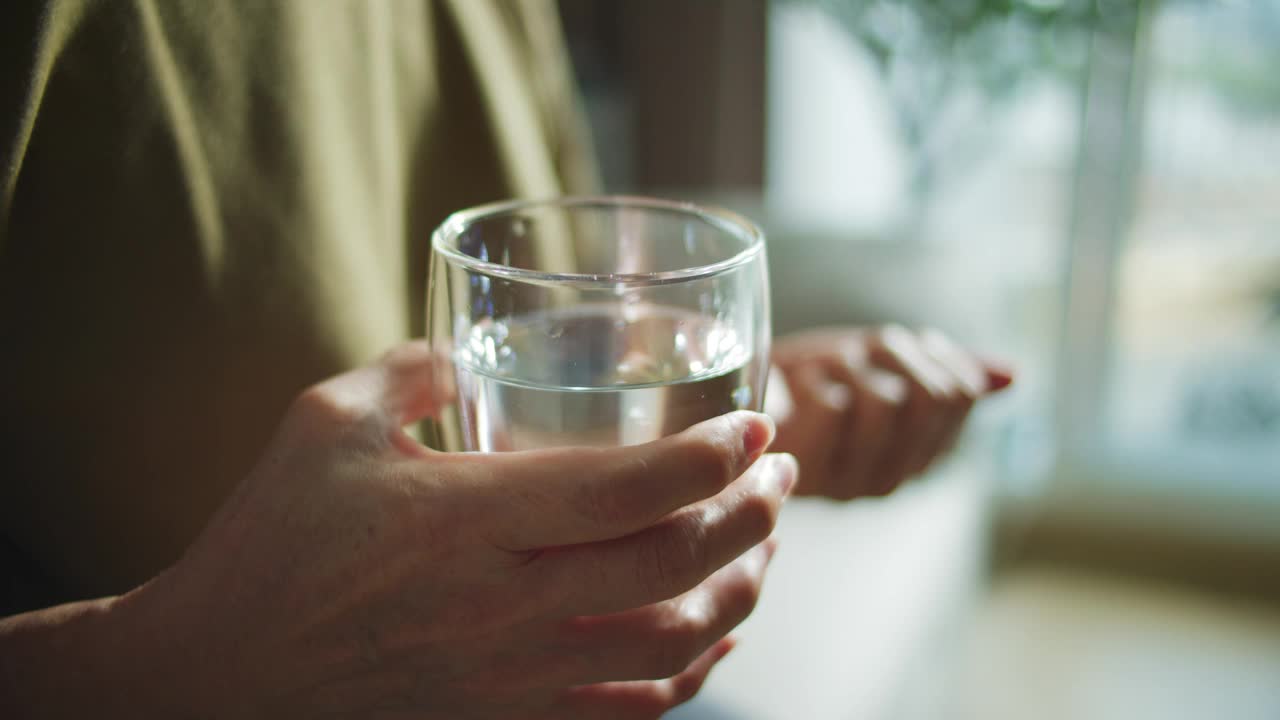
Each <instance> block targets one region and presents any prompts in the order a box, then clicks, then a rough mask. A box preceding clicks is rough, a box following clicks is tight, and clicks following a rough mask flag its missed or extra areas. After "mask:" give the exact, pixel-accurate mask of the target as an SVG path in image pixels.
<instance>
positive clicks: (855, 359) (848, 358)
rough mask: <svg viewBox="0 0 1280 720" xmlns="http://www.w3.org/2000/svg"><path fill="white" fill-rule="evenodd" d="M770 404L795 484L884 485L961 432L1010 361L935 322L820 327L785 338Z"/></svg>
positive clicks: (856, 490)
mask: <svg viewBox="0 0 1280 720" xmlns="http://www.w3.org/2000/svg"><path fill="white" fill-rule="evenodd" d="M772 355H773V362H774V365H775V368H776V369H777V370H778V371H780V373H781V375H782V377H783V378H785V385H783V384H782V383H779V382H777V377H776V375H777V373H775V374H774V375H775V377H773V378H771V380H770V384H769V391H768V393H769V405H770V408H769V411H770V412H771V414H773V415H774V417H775V420H776V421H777V422H778V440H777V444H776V447H777V449H779V450H783V451H786V452H790V453H792V454H794V455H795V456H796V457H797V458H798V459H799V461H800V467H801V470H802V473H801V477H800V483H799V485H798V486H797V488H796V492H797V493H799V494H807V495H824V496H827V497H831V498H835V499H840V500H849V499H853V498H857V497H863V496H867V495H873V496H883V495H887V494H889V493H890V492H892V491H893V490H894V488H896V487H898V486H899V485H900V484H902V482H903V481H904V480H906V479H907V478H908V477H911V476H913V475H916V474H918V473H920V472H922V471H923V470H924V469H925V468H927V467H928V466H929V464H930V463H932V462H933V461H934V460H935V459H936V458H937V457H938V456H939V455H941V454H943V453H944V452H946V451H947V450H948V449H949V448H950V447H951V446H952V445H953V444H954V443H955V441H956V438H957V436H958V435H959V433H960V430H961V427H962V426H963V424H964V420H965V418H966V417H967V416H968V414H969V411H970V410H971V409H972V408H973V405H974V402H976V401H977V400H978V399H979V398H981V397H983V396H985V395H988V394H990V393H993V392H995V391H998V390H1001V389H1003V388H1005V387H1007V386H1008V385H1009V384H1010V383H1011V382H1012V380H1013V376H1012V374H1011V373H1010V371H1009V370H1008V369H1007V368H1005V367H1003V366H1001V365H999V364H996V363H993V362H990V361H984V360H981V359H979V358H978V357H977V356H975V355H974V354H972V353H970V352H968V351H966V350H964V349H962V348H960V347H958V346H957V345H956V344H955V343H953V342H952V341H951V340H949V339H947V337H946V336H944V335H942V334H941V333H939V332H937V331H930V330H927V331H924V332H922V333H918V334H917V333H914V332H911V331H909V330H906V329H904V328H902V327H898V326H886V327H883V328H879V329H874V330H859V329H851V328H839V329H824V330H814V331H809V332H804V333H800V334H797V335H793V336H789V337H786V338H780V339H779V340H778V341H776V343H775V345H774V349H773V353H772Z"/></svg>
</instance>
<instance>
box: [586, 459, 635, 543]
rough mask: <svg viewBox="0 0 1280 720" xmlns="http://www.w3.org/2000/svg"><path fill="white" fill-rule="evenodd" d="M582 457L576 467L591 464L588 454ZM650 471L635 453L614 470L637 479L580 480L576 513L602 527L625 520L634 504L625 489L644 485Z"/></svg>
mask: <svg viewBox="0 0 1280 720" xmlns="http://www.w3.org/2000/svg"><path fill="white" fill-rule="evenodd" d="M588 452H594V451H588ZM581 460H582V463H581V464H580V465H579V467H591V466H593V465H594V462H593V461H592V459H591V458H590V456H586V457H583V458H581ZM649 473H650V467H649V461H648V460H647V459H645V458H643V457H634V458H628V459H627V460H626V461H625V462H624V464H623V465H622V467H620V468H619V469H618V470H617V474H618V475H619V476H621V477H626V478H634V479H635V480H636V482H633V483H612V482H586V483H579V484H578V487H579V491H578V492H577V494H576V495H577V496H576V498H575V499H576V505H577V507H576V510H577V512H578V514H579V515H580V516H582V517H583V518H585V519H586V520H587V521H588V522H590V523H593V524H595V525H596V526H598V527H601V528H610V529H611V528H617V527H619V526H621V525H624V524H626V523H627V521H628V519H629V518H630V516H631V512H630V510H631V509H632V508H634V507H635V506H636V503H635V502H634V499H633V498H632V497H631V496H630V494H629V493H627V492H626V490H627V486H628V485H629V486H631V487H642V486H644V485H645V484H646V479H647V477H648V475H649ZM620 485H621V487H620Z"/></svg>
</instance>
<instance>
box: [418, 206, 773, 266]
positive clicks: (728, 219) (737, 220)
mask: <svg viewBox="0 0 1280 720" xmlns="http://www.w3.org/2000/svg"><path fill="white" fill-rule="evenodd" d="M579 207H604V208H609V207H613V208H635V209H640V210H664V211H668V212H674V213H678V214H682V215H686V216H688V217H690V218H696V219H699V220H702V221H703V222H706V223H707V224H709V225H711V226H713V227H715V228H717V229H719V230H722V231H724V232H726V233H728V234H730V235H733V236H734V237H737V238H739V239H741V240H743V241H744V242H745V243H746V247H744V248H743V249H742V250H740V251H738V252H737V253H735V254H733V255H731V256H729V257H727V258H725V259H723V260H717V261H716V262H713V263H707V264H705V265H696V266H692V267H687V268H680V269H677V270H663V271H661V272H652V273H565V272H546V271H542V270H531V269H528V268H518V267H514V266H511V265H504V264H502V263H495V262H490V261H488V260H481V259H480V258H476V257H472V256H470V255H467V254H465V253H463V252H462V251H461V250H459V249H458V242H457V241H458V238H459V237H461V235H462V233H463V232H464V231H465V230H466V228H467V227H469V226H470V225H472V224H474V223H475V222H477V221H479V220H484V219H487V218H492V217H496V216H499V215H503V214H507V213H511V212H515V211H518V210H526V209H533V208H579ZM763 249H764V231H763V230H761V229H760V226H758V225H756V224H755V223H754V222H752V221H750V220H748V219H747V218H745V217H743V216H742V215H739V214H738V213H735V212H731V211H729V210H725V209H723V208H717V207H708V206H705V205H697V204H695V203H691V202H682V201H677V200H663V199H660V198H655V197H646V196H642V195H567V196H560V197H552V198H543V199H532V200H503V201H499V202H493V203H487V204H484V205H477V206H475V207H471V208H467V209H465V210H459V211H457V212H455V213H453V214H451V215H449V217H447V218H445V220H444V222H442V223H440V226H439V227H437V228H436V229H435V231H434V232H432V233H431V252H432V253H433V254H434V253H439V254H440V255H441V256H442V257H443V258H444V259H445V261H446V262H449V263H451V264H454V265H457V266H460V267H463V268H466V269H468V270H474V271H476V272H480V273H483V274H485V275H490V276H494V277H500V278H504V279H508V280H518V281H520V282H527V283H532V284H539V285H556V286H575V287H589V288H610V287H616V286H627V287H644V286H651V285H667V284H671V283H679V282H688V281H691V280H699V279H702V278H708V277H712V276H715V275H720V274H722V273H724V272H727V271H729V270H732V269H734V268H738V267H741V266H743V265H746V264H747V263H748V262H750V261H751V260H752V259H754V258H755V257H756V256H757V255H759V254H760V253H761V252H762V251H763Z"/></svg>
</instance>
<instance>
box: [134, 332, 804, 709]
mask: <svg viewBox="0 0 1280 720" xmlns="http://www.w3.org/2000/svg"><path fill="white" fill-rule="evenodd" d="M439 375H440V368H439V364H438V363H436V362H433V360H432V356H431V354H430V353H429V351H428V350H427V349H426V348H425V347H424V346H422V345H417V344H411V345H407V346H403V347H401V348H399V349H397V350H395V351H393V352H392V353H390V354H389V355H387V356H386V357H385V358H383V359H382V360H381V361H380V362H378V363H376V364H374V365H371V366H368V367H364V368H361V369H358V370H355V371H353V372H350V373H348V374H346V375H342V376H339V377H337V378H334V379H332V380H329V381H327V382H324V383H322V384H320V385H318V386H316V387H314V388H312V389H310V390H308V391H306V392H305V393H304V394H303V395H301V396H300V397H299V398H298V400H297V401H296V402H295V403H294V405H293V407H292V408H291V410H290V411H289V413H288V415H287V417H286V418H285V420H284V422H283V424H282V426H281V427H280V429H279V431H278V433H277V436H276V437H275V439H274V440H273V441H272V443H271V445H270V446H269V447H268V449H267V450H266V452H265V454H264V455H263V457H262V459H261V461H260V462H259V464H258V465H257V467H256V468H255V469H254V470H253V471H252V472H251V473H250V475H249V476H248V477H247V478H246V479H245V480H244V481H243V482H242V483H241V485H240V486H239V487H238V489H237V490H236V491H235V492H234V494H233V495H232V497H231V498H230V499H229V500H228V502H227V503H226V505H225V506H224V507H223V508H222V509H221V510H220V511H219V513H218V514H217V515H216V516H215V517H214V518H213V519H212V521H211V522H210V524H209V526H208V527H207V528H206V529H205V530H204V532H203V534H202V535H201V536H200V538H199V539H198V540H197V541H196V543H195V544H194V545H193V546H192V547H191V548H190V549H189V550H188V552H187V553H186V555H185V556H184V557H183V559H182V560H181V561H180V562H179V563H177V564H176V565H175V566H174V567H172V568H170V569H169V570H168V571H166V572H165V573H163V574H162V575H160V576H159V577H158V578H157V579H155V580H153V581H152V582H150V583H148V584H147V585H144V586H143V587H142V588H140V589H138V590H136V591H134V592H133V593H130V594H128V595H126V596H124V597H122V598H121V599H119V601H118V602H116V603H115V607H114V608H113V612H116V613H124V614H125V615H126V616H127V617H130V618H132V620H131V625H130V626H131V627H132V628H135V630H134V631H133V632H132V634H133V635H134V636H135V637H146V638H154V639H156V640H158V641H163V643H164V646H163V652H162V653H161V654H160V656H159V657H162V658H163V661H162V662H159V663H156V665H155V666H154V667H151V668H149V669H148V675H149V677H147V678H146V679H145V680H144V681H143V682H144V683H145V684H146V686H147V687H148V688H151V686H156V687H158V688H164V689H168V691H169V692H170V696H169V697H170V699H171V700H172V704H171V706H169V707H166V708H164V709H163V712H162V713H161V714H166V715H187V714H196V713H198V714H201V715H207V716H210V717H248V716H270V717H297V716H314V715H320V714H330V713H331V714H335V715H342V716H346V715H350V716H353V717H361V718H365V717H396V718H399V717H414V718H459V717H467V718H514V717H519V718H610V719H616V718H633V717H634V718H652V717H657V716H659V715H661V714H662V713H663V712H665V711H666V710H667V709H669V708H670V707H672V706H673V705H675V704H678V703H679V702H682V701H683V700H685V699H687V698H688V697H689V696H691V695H692V694H693V693H694V692H695V691H696V690H697V689H698V687H699V686H700V685H701V683H702V681H703V679H704V678H705V677H706V675H707V672H708V671H709V670H710V668H711V666H712V665H714V664H715V662H716V661H718V660H719V659H720V658H721V657H722V656H723V655H724V654H725V653H726V652H728V650H729V648H730V647H731V641H730V640H724V639H722V638H724V636H725V635H726V633H727V632H728V631H729V630H730V629H731V628H733V627H734V626H735V625H737V624H738V623H739V622H740V621H741V620H742V619H743V618H744V617H745V616H746V615H747V614H748V613H749V612H750V610H751V609H752V607H753V605H754V603H755V599H756V596H757V593H758V592H759V589H760V583H761V581H762V576H763V573H764V569H765V565H766V563H767V562H768V559H769V557H770V555H771V554H772V551H773V542H772V541H771V540H767V538H769V536H770V533H771V532H772V530H773V527H774V523H775V519H776V517H777V514H778V510H779V507H780V505H781V503H782V502H783V499H784V498H785V496H786V495H787V492H788V490H789V489H790V487H791V485H792V484H793V483H794V480H795V477H796V468H795V463H794V460H792V459H791V458H789V457H787V456H781V455H768V456H764V457H763V458H761V454H762V453H763V451H764V450H765V448H766V446H767V445H768V444H769V442H770V441H771V439H772V435H773V429H772V423H771V422H770V421H769V420H768V418H767V417H765V416H763V415H757V414H753V413H746V412H739V413H733V414H730V415H726V416H724V417H720V418H716V419H714V420H709V421H707V422H704V423H701V424H699V425H696V426H694V427H693V428H690V429H689V430H687V431H685V432H683V433H680V434H678V435H674V436H671V437H668V438H665V439H662V440H658V441H656V442H653V443H649V444H647V445H640V446H635V447H628V448H617V449H584V448H573V449H555V450H540V451H531V452H520V453H499V454H491V455H481V454H444V453H436V452H433V451H431V450H428V449H426V448H425V447H423V446H421V445H419V444H418V443H416V442H414V441H413V440H412V439H411V438H410V437H409V436H408V435H407V434H406V433H405V432H404V431H403V430H402V427H404V426H405V425H407V424H409V423H412V422H415V421H417V420H419V419H420V418H422V417H424V416H427V415H430V414H431V413H433V412H434V411H435V410H437V409H438V405H439V402H440V398H441V393H440V392H439V391H438V390H433V388H436V387H439V386H440V381H439V379H438V376H439ZM757 459H759V461H757ZM138 692H142V689H138Z"/></svg>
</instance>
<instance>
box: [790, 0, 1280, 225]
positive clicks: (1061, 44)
mask: <svg viewBox="0 0 1280 720" xmlns="http://www.w3.org/2000/svg"><path fill="white" fill-rule="evenodd" d="M777 1H778V2H783V3H808V4H815V5H817V6H819V7H821V8H823V9H824V10H825V11H827V12H828V13H829V14H830V15H831V16H832V17H834V18H836V19H837V21H838V22H839V24H840V25H841V26H842V27H843V28H844V29H845V30H846V31H847V32H848V33H850V34H851V35H852V36H853V37H854V38H855V39H856V40H857V42H858V43H859V44H860V45H861V46H862V47H863V48H865V49H866V51H867V52H868V54H869V55H870V56H871V57H872V58H873V59H874V62H875V64H876V66H877V67H878V68H879V70H880V72H881V74H882V76H883V77H884V79H885V87H886V88H887V91H888V93H889V96H890V100H891V102H892V104H893V106H894V112H895V115H896V117H897V120H898V125H899V127H900V130H901V132H902V135H903V139H904V141H905V142H906V143H907V145H908V148H909V149H910V150H911V155H912V171H911V186H912V189H913V192H914V194H915V196H916V201H917V203H918V204H921V205H923V204H924V203H925V202H926V199H927V196H928V195H929V194H930V193H931V192H932V190H933V189H934V186H935V185H937V184H939V179H940V175H944V174H945V172H944V171H945V170H948V169H960V168H965V167H967V166H968V164H969V161H970V160H971V156H972V155H973V154H974V153H976V152H980V150H977V149H972V148H971V149H969V150H967V151H966V150H964V148H962V147H958V146H960V145H963V144H964V143H962V142H957V141H956V138H955V134H956V133H955V132H954V131H953V132H952V133H951V134H950V135H947V136H946V137H945V138H940V137H939V136H938V131H939V129H940V127H941V126H943V125H945V122H943V121H942V119H943V118H945V115H946V113H947V112H949V110H950V109H951V108H952V105H953V102H954V101H955V100H956V99H957V98H959V97H964V98H965V99H966V100H968V101H970V103H971V104H972V103H973V102H977V103H980V104H982V105H981V111H989V110H991V109H992V107H993V106H994V105H996V104H998V103H1000V102H1002V101H1004V100H1006V99H1008V98H1010V97H1013V96H1015V95H1016V94H1017V92H1018V91H1019V89H1020V88H1022V87H1023V86H1024V83H1025V82H1027V81H1028V80H1043V79H1045V78H1057V79H1059V80H1062V81H1065V82H1067V83H1069V84H1076V85H1078V84H1079V83H1082V82H1083V78H1084V71H1085V69H1086V66H1087V63H1088V61H1089V55H1090V52H1091V49H1090V48H1091V47H1092V46H1093V44H1094V42H1095V41H1096V40H1097V38H1098V37H1100V36H1102V37H1106V36H1110V37H1111V39H1114V40H1118V41H1119V43H1118V45H1119V46H1122V47H1123V46H1130V47H1131V46H1132V43H1133V42H1135V39H1136V38H1137V34H1138V32H1139V30H1140V25H1141V23H1142V21H1143V19H1144V15H1145V16H1147V17H1150V16H1151V14H1152V13H1153V12H1155V11H1157V10H1158V9H1159V7H1160V5H1164V6H1169V5H1173V4H1179V5H1182V6H1184V7H1185V8H1186V9H1191V10H1196V11H1197V12H1198V14H1199V15H1202V16H1204V18H1203V21H1200V20H1197V24H1196V37H1197V38H1198V40H1197V41H1196V42H1195V43H1194V47H1192V48H1188V49H1187V50H1186V51H1185V52H1184V51H1183V50H1182V49H1181V48H1179V49H1178V50H1177V51H1176V52H1175V54H1176V57H1171V58H1162V62H1163V61H1167V62H1166V64H1168V65H1170V67H1171V69H1172V72H1174V73H1176V75H1177V77H1178V78H1179V79H1180V80H1185V81H1186V82H1188V83H1193V84H1196V85H1199V86H1201V87H1203V88H1205V89H1208V90H1209V91H1211V92H1213V93H1215V94H1218V95H1219V96H1220V97H1221V99H1222V100H1223V101H1224V102H1226V103H1229V104H1230V105H1232V106H1233V107H1234V108H1235V109H1236V110H1238V111H1245V112H1250V113H1254V112H1261V113H1264V114H1265V115H1268V116H1273V115H1274V114H1275V113H1276V111H1277V110H1280V81H1278V80H1277V78H1280V2H1276V1H1275V0H1235V2H1226V1H1225V0H1165V1H1164V2H1163V3H1160V2H1159V0H777ZM1220 10H1226V12H1217V11H1220ZM981 124H982V123H977V124H976V125H981ZM982 131H983V128H976V129H975V130H974V132H979V133H980V132H982ZM947 156H950V157H947ZM944 165H945V167H944Z"/></svg>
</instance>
